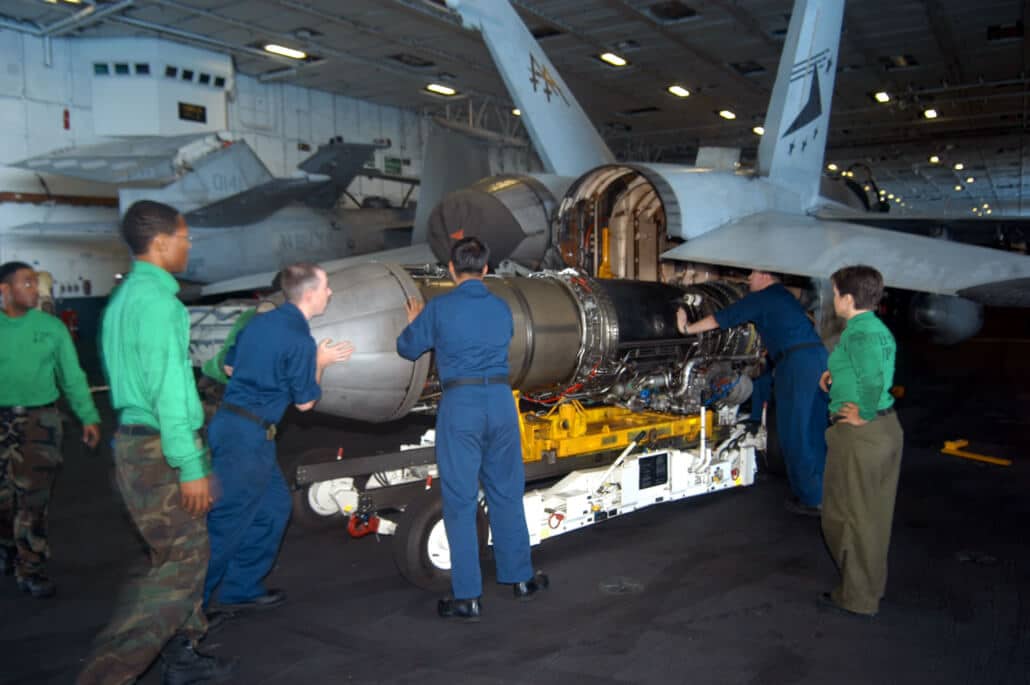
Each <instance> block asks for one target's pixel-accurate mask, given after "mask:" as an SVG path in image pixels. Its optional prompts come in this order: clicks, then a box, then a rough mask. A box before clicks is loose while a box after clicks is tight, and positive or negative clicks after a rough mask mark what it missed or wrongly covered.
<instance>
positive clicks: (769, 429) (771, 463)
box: [757, 399, 787, 478]
mask: <svg viewBox="0 0 1030 685" xmlns="http://www.w3.org/2000/svg"><path fill="white" fill-rule="evenodd" d="M757 457H758V464H759V470H760V471H765V472H766V473H771V474H772V475H774V476H779V477H781V478H782V477H785V476H786V475H787V465H786V463H784V461H783V450H782V449H780V436H779V432H778V431H777V430H776V402H774V401H772V400H771V399H770V401H769V405H768V407H766V410H765V451H764V452H759V453H758V455H757Z"/></svg>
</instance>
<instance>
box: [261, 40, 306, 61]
mask: <svg viewBox="0 0 1030 685" xmlns="http://www.w3.org/2000/svg"><path fill="white" fill-rule="evenodd" d="M265 52H270V53H272V54H273V55H279V56H281V57H289V58H290V59H307V56H308V53H306V52H303V51H301V50H294V49H293V48H288V47H286V46H284V45H276V44H275V43H269V44H268V45H266V46H265Z"/></svg>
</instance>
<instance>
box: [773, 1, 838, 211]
mask: <svg viewBox="0 0 1030 685" xmlns="http://www.w3.org/2000/svg"><path fill="white" fill-rule="evenodd" d="M843 20H844V0H797V1H796V2H795V3H794V11H793V13H792V14H791V18H790V27H789V28H788V29H787V39H786V42H785V43H784V46H783V54H782V56H781V57H780V66H779V69H778V70H777V72H776V84H775V86H773V92H772V97H771V98H770V100H769V109H768V112H767V114H766V119H765V135H764V136H762V142H761V144H760V145H759V148H758V171H759V173H760V174H761V175H763V176H768V177H769V180H771V181H772V182H774V183H776V184H777V185H780V186H782V187H784V188H787V189H789V190H793V191H794V192H796V193H798V194H799V195H800V196H801V200H802V203H803V206H804V207H805V208H806V209H807V208H809V207H811V206H812V205H813V204H815V202H816V199H817V197H818V193H819V179H820V177H821V175H822V167H823V158H824V157H825V154H826V139H827V134H828V133H829V124H830V102H831V99H832V98H833V84H834V79H835V76H836V68H837V56H838V53H839V50H840V35H841V25H842V23H843Z"/></svg>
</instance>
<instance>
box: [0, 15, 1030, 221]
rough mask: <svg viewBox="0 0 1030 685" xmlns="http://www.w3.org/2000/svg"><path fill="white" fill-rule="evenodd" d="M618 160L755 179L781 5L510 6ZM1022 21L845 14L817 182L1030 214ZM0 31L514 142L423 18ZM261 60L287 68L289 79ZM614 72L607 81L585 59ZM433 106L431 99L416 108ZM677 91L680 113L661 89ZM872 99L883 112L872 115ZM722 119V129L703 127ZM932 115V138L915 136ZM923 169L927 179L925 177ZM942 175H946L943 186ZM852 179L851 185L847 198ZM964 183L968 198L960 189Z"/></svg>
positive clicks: (939, 204)
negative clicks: (303, 91)
mask: <svg viewBox="0 0 1030 685" xmlns="http://www.w3.org/2000/svg"><path fill="white" fill-rule="evenodd" d="M513 4H514V5H515V6H516V8H517V9H518V11H519V13H520V14H521V15H522V17H523V19H524V20H525V22H526V24H527V25H528V26H529V27H530V29H531V30H533V31H534V33H535V34H536V35H538V36H539V40H540V44H541V46H542V47H543V48H544V50H545V51H546V52H547V54H548V56H549V57H550V58H551V60H552V61H553V62H554V64H555V66H556V67H557V68H558V70H559V71H560V72H561V73H562V75H563V77H564V78H565V80H566V82H567V83H568V84H569V86H570V87H571V89H572V90H573V92H574V93H575V95H576V97H577V98H578V99H579V100H580V102H581V103H582V104H583V106H584V108H585V109H586V111H587V112H588V114H589V115H590V116H591V118H592V119H593V120H594V122H595V124H596V125H597V126H598V128H599V129H600V130H601V131H602V133H603V135H604V137H605V138H606V139H607V140H608V142H609V144H610V145H611V146H612V148H613V149H614V150H615V152H616V154H617V155H619V156H620V157H623V158H626V159H637V160H640V159H648V160H651V161H687V162H690V161H692V160H693V157H694V154H695V153H696V149H697V146H698V145H724V146H734V147H741V148H743V150H744V157H743V159H744V161H745V163H746V162H748V161H749V160H753V157H754V154H755V150H756V149H757V140H758V138H757V135H756V134H755V133H753V132H752V128H753V127H754V126H756V125H758V124H761V123H762V121H763V119H764V115H765V108H766V104H767V99H768V97H769V93H770V91H771V89H772V85H773V80H774V78H775V72H776V66H777V63H778V60H779V53H780V49H781V47H782V41H783V37H784V35H785V33H786V29H787V24H788V20H789V15H790V11H791V6H792V1H791V0H513ZM1028 6H1030V2H1016V1H1015V0H979V1H978V2H968V0H890V1H887V0H865V1H864V2H858V1H856V0H852V1H851V2H849V3H847V5H846V7H845V20H844V34H843V37H842V43H841V57H840V60H839V64H838V75H837V82H836V88H835V93H834V102H833V117H832V125H831V133H830V143H829V150H828V151H827V163H831V162H832V163H835V164H836V165H837V167H838V170H837V171H836V172H835V173H840V172H842V171H846V170H847V169H848V168H849V167H851V166H852V165H854V164H859V165H866V166H868V167H869V168H870V169H871V170H872V173H873V175H874V177H875V179H876V181H877V182H878V183H879V185H880V186H881V187H884V188H887V189H889V190H890V191H891V192H892V193H894V194H896V195H898V196H900V197H901V199H900V200H898V201H897V204H898V205H899V207H898V208H899V209H900V203H901V202H904V203H905V206H906V210H907V211H915V212H919V213H922V212H931V211H932V212H937V211H941V210H949V211H953V212H955V213H965V215H966V216H969V215H970V212H971V211H972V209H973V207H978V208H980V209H981V211H983V205H984V204H987V205H990V207H991V208H993V209H996V210H1000V211H999V213H1001V212H1002V211H1003V212H1004V213H1005V214H1016V213H1019V214H1022V213H1024V210H1025V211H1026V212H1030V178H1028V177H1027V175H1026V173H1025V171H1026V170H1027V167H1028V161H1030V160H1028V157H1030V149H1027V145H1026V143H1027V138H1026V133H1027V107H1028V102H1027V98H1028V96H1030V89H1028V87H1030V78H1028V76H1027V72H1028V66H1027V65H1028V62H1030V42H1028V38H1027V37H1026V36H1025V31H1024V26H1025V19H1026V15H1027V7H1028ZM0 26H2V27H4V28H15V29H20V30H26V31H29V32H37V33H38V32H39V31H40V30H42V31H44V32H47V31H49V32H50V33H51V35H63V36H77V35H78V36H87V37H101V36H136V35H147V36H154V35H161V36H163V37H165V38H167V39H169V40H175V41H181V42H186V43H190V44H193V45H198V46H202V47H206V48H209V49H215V50H220V51H223V52H227V53H229V54H231V55H232V56H233V57H234V59H235V62H236V65H237V69H238V70H239V71H240V72H242V73H244V74H249V75H252V76H255V77H257V78H259V79H261V80H265V81H276V82H286V83H293V84H297V85H300V86H306V87H311V88H319V89H323V90H327V91H331V92H335V93H340V94H344V95H348V96H351V97H355V98H361V99H365V100H369V101H372V102H376V103H382V104H390V105H397V106H400V107H406V108H412V109H418V110H420V111H425V112H428V113H436V114H447V115H449V116H450V117H451V118H459V119H465V120H466V121H467V122H470V123H472V124H475V125H477V126H481V127H485V128H490V129H493V130H495V131H499V132H502V133H507V134H510V133H516V134H517V133H518V132H519V125H518V119H517V118H516V117H514V116H513V115H512V114H511V113H510V109H511V99H510V98H509V96H508V94H507V92H506V91H505V89H504V86H503V83H502V82H501V80H500V77H499V76H498V74H497V71H496V69H495V68H494V66H493V63H492V61H491V59H490V56H489V54H488V52H487V50H486V48H485V46H484V45H483V43H482V41H481V39H480V37H479V35H478V34H475V33H471V32H468V31H465V30H464V29H462V28H461V26H460V23H459V21H458V19H457V16H456V15H454V14H452V13H451V12H449V11H448V10H447V8H446V6H445V5H444V3H443V2H442V0H441V1H436V0H346V1H337V0H245V1H240V0H135V1H133V0H120V1H116V0H110V1H108V2H99V1H98V2H96V3H95V4H90V3H88V2H86V1H85V0H83V1H82V2H79V3H71V2H68V1H67V0H60V1H58V2H49V1H47V0H0ZM266 43H277V44H281V45H286V46H288V47H291V48H296V49H299V50H303V51H305V52H306V53H308V55H309V58H308V60H307V61H304V62H297V61H294V60H290V59H287V58H283V57H276V56H274V55H270V54H268V53H266V52H264V51H263V50H262V49H261V47H262V46H263V45H264V44H266ZM606 51H610V52H615V53H617V54H619V55H621V56H622V57H624V58H625V59H626V60H628V62H629V64H628V66H626V67H622V68H616V67H612V66H609V65H607V64H605V63H604V62H602V61H600V60H599V59H598V58H597V55H598V54H600V53H603V52H606ZM434 82H435V83H441V84H444V85H447V86H450V87H452V88H454V89H456V90H457V91H459V95H458V96H456V97H454V98H450V99H446V98H442V97H440V96H434V95H432V94H430V93H427V92H426V91H425V89H424V88H425V86H426V85H427V84H429V83H434ZM672 84H680V85H682V86H683V87H685V88H687V89H688V90H689V91H690V96H689V97H686V98H679V97H676V96H673V95H671V94H670V93H669V92H668V91H667V88H668V87H669V86H670V85H672ZM878 91H883V92H886V93H887V94H888V95H889V98H890V99H889V102H887V103H885V104H880V103H877V102H876V101H875V100H874V98H873V94H874V93H876V92H878ZM722 109H730V110H732V111H733V112H735V113H736V115H737V118H736V119H735V120H733V121H727V120H724V119H722V118H720V117H719V116H718V114H717V112H718V111H719V110H722ZM927 109H934V110H936V112H937V115H938V116H937V117H936V118H935V119H927V118H925V117H924V114H923V113H924V111H925V110H927ZM934 155H936V159H937V161H935V162H933V161H931V157H932V156H934ZM956 164H961V165H963V166H962V168H961V169H955V165H956ZM864 174H865V171H864V169H863V168H862V167H861V166H859V167H856V168H855V178H856V180H862V178H863V176H864ZM968 179H972V181H970V180H968Z"/></svg>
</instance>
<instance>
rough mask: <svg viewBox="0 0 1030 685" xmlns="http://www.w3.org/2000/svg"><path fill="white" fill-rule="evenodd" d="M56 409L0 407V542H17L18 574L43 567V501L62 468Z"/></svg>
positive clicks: (47, 501)
mask: <svg viewBox="0 0 1030 685" xmlns="http://www.w3.org/2000/svg"><path fill="white" fill-rule="evenodd" d="M62 433H63V431H62V427H61V413H60V412H59V411H57V409H56V408H53V407H49V408H45V409H29V410H27V412H26V413H24V414H20V415H18V414H15V413H14V411H13V410H11V409H6V408H5V409H0V545H2V546H6V547H15V548H17V564H16V568H15V573H16V574H17V575H18V577H19V578H24V577H26V576H29V575H32V574H35V573H44V572H45V571H46V562H47V559H49V558H50V545H49V544H48V543H47V507H48V505H49V504H50V492H51V490H53V487H54V481H55V480H56V479H57V474H58V472H59V471H60V470H61V464H62V463H63V459H62V458H61V437H62Z"/></svg>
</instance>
